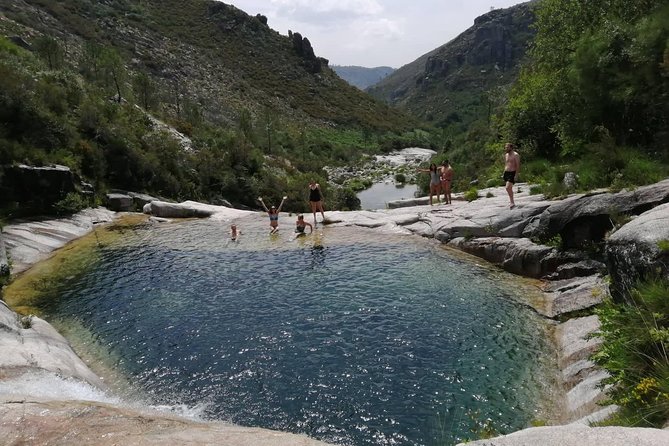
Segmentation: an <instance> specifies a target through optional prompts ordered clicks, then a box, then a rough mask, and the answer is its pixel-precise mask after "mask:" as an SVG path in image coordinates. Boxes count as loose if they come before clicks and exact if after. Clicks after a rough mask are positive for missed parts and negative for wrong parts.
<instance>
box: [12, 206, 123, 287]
mask: <svg viewBox="0 0 669 446" xmlns="http://www.w3.org/2000/svg"><path fill="white" fill-rule="evenodd" d="M115 215H116V213H115V212H113V211H110V210H108V209H105V208H96V209H85V210H83V211H81V212H79V213H77V214H75V215H73V216H71V217H67V218H62V219H49V220H42V221H37V220H32V221H16V222H12V223H11V224H9V225H7V226H5V227H4V228H3V231H2V232H3V236H4V241H5V246H6V249H7V254H8V255H9V257H10V258H11V259H12V271H11V272H12V274H18V273H20V272H22V271H25V270H26V269H28V268H29V267H30V266H31V265H33V264H34V263H37V262H39V261H40V260H44V259H46V258H47V257H48V256H49V255H50V254H51V253H52V252H53V251H54V250H56V249H58V248H62V247H63V246H65V245H66V244H67V243H68V242H70V241H72V240H74V239H76V238H79V237H81V236H83V235H85V234H87V233H88V232H90V231H92V230H93V227H94V226H95V225H96V224H99V223H108V222H110V221H112V219H113V218H114V216H115Z"/></svg>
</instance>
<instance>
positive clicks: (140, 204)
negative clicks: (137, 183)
mask: <svg viewBox="0 0 669 446" xmlns="http://www.w3.org/2000/svg"><path fill="white" fill-rule="evenodd" d="M128 195H129V196H130V197H132V200H133V202H134V203H135V209H143V208H144V205H145V204H147V203H151V202H152V201H158V199H157V198H155V197H152V196H151V195H147V194H140V193H137V192H128Z"/></svg>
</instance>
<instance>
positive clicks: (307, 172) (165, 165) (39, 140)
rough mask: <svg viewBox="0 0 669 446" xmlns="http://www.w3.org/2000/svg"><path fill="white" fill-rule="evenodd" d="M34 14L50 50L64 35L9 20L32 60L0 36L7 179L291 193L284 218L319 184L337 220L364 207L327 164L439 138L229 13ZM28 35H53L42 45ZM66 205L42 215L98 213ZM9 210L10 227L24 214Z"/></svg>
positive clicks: (15, 16)
mask: <svg viewBox="0 0 669 446" xmlns="http://www.w3.org/2000/svg"><path fill="white" fill-rule="evenodd" d="M29 3H30V5H31V7H35V8H38V9H40V10H42V11H44V13H45V14H48V15H49V16H51V17H53V19H54V20H55V21H58V22H59V24H60V25H59V26H61V27H62V29H63V30H65V33H62V32H61V31H60V28H59V32H58V37H52V34H53V33H54V28H50V26H54V23H55V22H48V21H47V22H45V21H42V20H39V19H38V16H39V14H30V13H27V12H28V11H27V10H25V6H21V5H14V4H12V5H7V7H6V11H4V13H5V14H6V15H7V17H8V18H9V19H8V20H3V21H1V22H0V31H4V34H6V35H21V36H25V37H24V38H25V39H26V40H27V41H28V44H30V45H32V46H33V48H34V49H35V51H34V52H31V51H28V50H25V49H23V48H21V47H19V46H17V45H15V44H13V43H12V42H11V41H9V40H8V39H6V38H0V76H1V77H2V79H3V82H2V83H1V84H0V123H1V124H0V165H11V164H13V163H25V164H29V165H34V166H43V165H49V164H54V163H55V164H62V165H65V166H67V167H69V168H71V169H72V170H73V171H74V173H75V174H76V175H78V176H79V177H81V178H82V179H83V180H84V181H86V182H89V183H91V184H93V185H94V186H95V189H96V190H97V191H98V192H104V191H105V190H107V189H110V188H117V189H124V190H134V191H138V192H147V193H150V194H153V195H157V196H160V197H166V198H173V199H178V200H180V199H194V200H200V201H208V202H217V201H219V200H221V199H226V200H229V201H230V202H232V203H233V204H235V205H246V206H253V207H255V206H257V203H255V201H254V197H256V196H258V195H262V196H264V197H267V198H268V200H270V201H277V202H278V201H279V200H280V197H281V196H282V195H284V194H286V195H288V196H289V197H290V200H289V201H288V203H286V206H285V209H286V210H289V211H305V210H307V209H306V197H307V190H306V184H307V183H308V180H310V179H315V180H317V181H319V182H320V184H321V185H322V187H323V189H324V193H325V195H326V196H327V197H328V207H330V208H331V209H334V208H342V209H343V208H349V209H355V205H356V201H355V200H354V199H352V198H355V197H354V196H353V197H352V191H351V190H350V189H349V188H343V189H340V188H338V187H336V186H335V185H329V184H328V183H327V181H326V178H325V172H324V171H323V167H324V166H326V165H351V164H355V163H356V162H357V160H358V159H359V158H360V157H361V156H362V154H363V153H372V154H373V153H379V152H381V151H390V150H393V149H396V148H403V147H406V145H405V144H411V143H415V144H421V145H424V143H425V141H426V140H427V139H428V138H429V134H428V133H426V132H424V131H417V130H412V129H413V128H414V127H415V126H416V125H417V121H416V120H414V119H413V118H411V117H408V116H406V115H403V114H402V113H400V112H398V111H395V110H392V109H390V108H389V107H387V106H385V105H383V104H381V103H378V102H376V101H374V100H373V99H372V98H370V97H369V96H367V95H365V94H363V93H362V92H360V91H359V90H357V89H356V88H354V87H351V86H349V85H347V84H346V83H345V82H344V81H342V80H341V79H339V78H338V77H337V76H336V75H335V74H334V72H332V70H330V69H329V68H328V67H327V65H326V62H325V61H323V60H320V59H318V58H316V57H315V56H313V54H312V53H309V51H307V50H306V49H305V48H306V47H305V45H306V44H305V43H304V41H302V40H299V42H298V39H296V38H295V35H292V37H286V36H281V35H279V34H278V33H276V32H274V31H272V30H271V29H269V28H268V27H267V25H266V20H265V21H263V19H262V17H250V16H248V15H246V14H245V13H243V12H242V11H240V10H238V9H236V8H234V7H232V6H230V5H225V4H223V3H216V2H209V1H205V0H189V1H187V2H185V3H184V2H182V1H179V2H177V1H167V2H165V1H161V2H158V1H143V2H140V3H137V2H130V1H125V0H112V1H109V2H102V3H101V2H94V1H92V0H77V1H64V2H51V1H46V0H33V1H31V2H29ZM10 19H11V20H10ZM12 20H13V21H12ZM30 29H36V30H39V31H41V32H43V33H44V34H43V35H42V36H41V37H36V38H31V37H29V36H30V35H34V33H31V32H29V30H30ZM120 31H124V32H120ZM68 32H69V34H68ZM110 42H114V43H113V44H112V43H110ZM307 43H308V42H307ZM249 54H253V55H255V56H257V57H249ZM203 67H207V69H203ZM157 120H159V121H157ZM160 121H162V122H164V123H166V124H167V125H163V124H161V123H160ZM172 129H176V130H178V131H179V132H181V134H182V136H177V135H175V134H174V132H173V130H172ZM187 138H188V139H189V140H188V139H187ZM0 186H1V184H0ZM62 198H63V199H62V200H61V202H59V203H57V204H55V205H54V204H51V205H49V206H48V207H46V208H44V207H41V208H39V209H31V212H41V211H49V212H54V213H67V212H72V211H75V210H76V209H77V208H79V207H80V206H81V205H84V204H85V203H84V201H86V200H87V199H84V198H83V197H80V196H75V195H71V196H68V197H62ZM2 201H3V200H2V197H0V207H1V208H3V210H2V212H1V213H4V214H5V215H8V216H16V215H18V214H17V212H18V208H17V206H16V204H15V203H13V202H4V203H3V202H2ZM23 208H25V206H23ZM23 210H24V211H25V209H23Z"/></svg>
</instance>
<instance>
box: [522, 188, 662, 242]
mask: <svg viewBox="0 0 669 446" xmlns="http://www.w3.org/2000/svg"><path fill="white" fill-rule="evenodd" d="M668 201H669V180H664V181H661V182H659V183H655V184H651V185H649V186H643V187H640V188H638V189H635V190H632V191H627V190H625V191H622V192H619V193H615V194H614V193H608V192H602V191H600V192H594V193H590V194H581V195H575V196H571V197H568V198H566V199H564V200H562V201H559V202H557V203H555V204H552V205H551V206H549V207H548V208H547V209H546V210H545V211H544V212H543V213H542V214H541V215H540V216H539V220H538V222H537V223H536V226H534V227H533V230H532V232H531V233H529V234H526V235H527V236H530V237H536V238H539V239H546V238H551V237H553V236H555V235H557V234H560V235H561V236H562V242H563V244H564V247H566V248H572V247H577V248H580V247H583V246H585V245H587V244H590V243H592V242H599V241H602V240H604V237H605V235H606V233H607V232H609V231H610V230H611V229H613V227H614V222H613V220H614V219H615V217H616V216H617V215H623V214H626V215H639V214H641V213H643V212H645V211H647V210H649V209H652V208H653V207H655V206H658V205H660V204H663V203H666V202H668Z"/></svg>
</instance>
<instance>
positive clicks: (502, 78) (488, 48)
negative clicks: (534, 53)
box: [368, 1, 535, 126]
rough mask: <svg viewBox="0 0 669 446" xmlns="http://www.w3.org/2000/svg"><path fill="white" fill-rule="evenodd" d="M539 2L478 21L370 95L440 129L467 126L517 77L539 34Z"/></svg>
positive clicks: (377, 87) (494, 14) (525, 4)
mask: <svg viewBox="0 0 669 446" xmlns="http://www.w3.org/2000/svg"><path fill="white" fill-rule="evenodd" d="M534 3H535V2H533V1H532V2H528V3H523V4H520V5H517V6H514V7H512V8H508V9H498V10H494V11H491V12H489V13H487V14H485V15H482V16H481V17H478V18H477V19H476V20H475V22H474V25H473V26H472V27H471V28H469V29H468V30H466V31H465V32H463V33H462V34H460V35H459V36H458V37H456V38H455V39H453V40H452V41H451V42H448V43H447V44H445V45H442V46H441V47H439V48H437V49H435V50H433V51H431V52H429V53H427V54H425V55H423V56H421V57H419V58H418V59H416V60H415V61H414V62H412V63H410V64H407V65H405V66H403V67H402V68H400V69H398V70H397V71H396V72H394V73H393V74H392V75H390V76H388V77H387V78H385V79H383V80H382V81H381V82H379V83H378V84H376V85H374V86H373V87H371V88H369V89H368V92H369V93H370V94H371V95H372V96H374V97H376V98H378V99H380V100H384V101H386V102H387V103H389V104H392V105H394V106H397V107H399V108H400V109H403V110H407V111H409V112H411V113H413V114H415V115H416V116H419V117H421V118H424V119H426V120H428V121H431V122H433V123H435V124H437V125H440V126H445V125H447V124H449V123H451V122H463V123H466V122H468V121H471V120H472V118H473V116H468V114H469V115H471V114H474V115H479V116H480V115H481V114H483V113H486V108H487V107H488V105H489V104H488V103H486V101H492V100H493V99H494V98H493V96H494V95H495V89H497V88H500V87H505V86H508V85H510V84H511V83H513V82H514V81H515V79H516V78H517V75H518V72H519V66H520V63H521V61H522V60H523V57H524V56H525V52H526V50H527V47H528V45H529V43H530V41H531V39H532V37H533V35H534V31H533V29H532V23H533V22H534V13H533V7H534ZM482 96H485V100H482ZM488 98H489V99H488Z"/></svg>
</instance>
